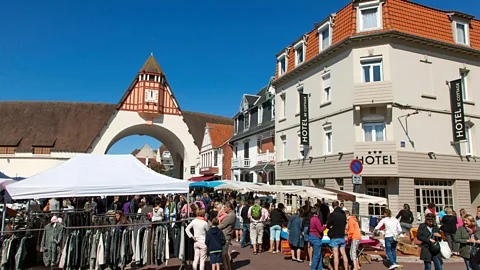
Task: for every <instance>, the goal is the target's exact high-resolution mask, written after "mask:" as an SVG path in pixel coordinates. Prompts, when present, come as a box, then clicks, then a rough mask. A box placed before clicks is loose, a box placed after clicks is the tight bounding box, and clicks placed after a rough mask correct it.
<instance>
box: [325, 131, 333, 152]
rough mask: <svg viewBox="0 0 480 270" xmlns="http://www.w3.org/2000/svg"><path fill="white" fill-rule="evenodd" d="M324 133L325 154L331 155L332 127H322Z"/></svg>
mask: <svg viewBox="0 0 480 270" xmlns="http://www.w3.org/2000/svg"><path fill="white" fill-rule="evenodd" d="M324 131H325V154H331V153H333V149H332V148H333V144H332V139H333V138H332V134H333V133H332V126H326V127H324Z"/></svg>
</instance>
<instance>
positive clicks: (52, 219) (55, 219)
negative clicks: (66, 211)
mask: <svg viewBox="0 0 480 270" xmlns="http://www.w3.org/2000/svg"><path fill="white" fill-rule="evenodd" d="M50 222H51V223H57V222H58V218H57V216H53V217H52V218H51V219H50Z"/></svg>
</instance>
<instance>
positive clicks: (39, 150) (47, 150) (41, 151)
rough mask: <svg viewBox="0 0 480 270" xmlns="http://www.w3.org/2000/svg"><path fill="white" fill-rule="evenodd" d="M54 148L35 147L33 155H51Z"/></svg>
mask: <svg viewBox="0 0 480 270" xmlns="http://www.w3.org/2000/svg"><path fill="white" fill-rule="evenodd" d="M51 150H52V148H51V147H46V146H34V147H33V154H34V155H50V153H51Z"/></svg>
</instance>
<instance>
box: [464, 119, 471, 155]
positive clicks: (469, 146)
mask: <svg viewBox="0 0 480 270" xmlns="http://www.w3.org/2000/svg"><path fill="white" fill-rule="evenodd" d="M465 135H467V144H466V146H465V148H466V149H465V150H466V153H465V154H467V155H473V142H472V127H471V126H468V125H467V126H466V133H465Z"/></svg>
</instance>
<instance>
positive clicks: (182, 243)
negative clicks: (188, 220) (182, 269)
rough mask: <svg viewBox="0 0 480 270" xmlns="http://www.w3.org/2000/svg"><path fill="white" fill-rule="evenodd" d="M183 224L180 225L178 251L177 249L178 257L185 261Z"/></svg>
mask: <svg viewBox="0 0 480 270" xmlns="http://www.w3.org/2000/svg"><path fill="white" fill-rule="evenodd" d="M184 227H185V226H184V225H183V223H182V224H181V225H180V232H181V233H180V246H179V251H178V258H179V259H180V260H181V261H182V262H185V233H183V232H184V231H185V228H184Z"/></svg>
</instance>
